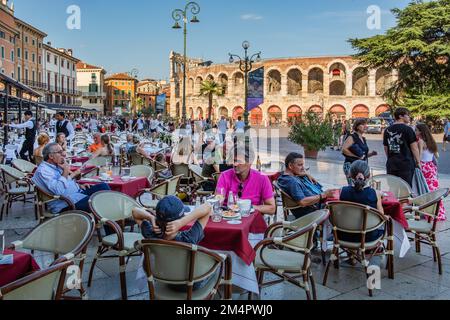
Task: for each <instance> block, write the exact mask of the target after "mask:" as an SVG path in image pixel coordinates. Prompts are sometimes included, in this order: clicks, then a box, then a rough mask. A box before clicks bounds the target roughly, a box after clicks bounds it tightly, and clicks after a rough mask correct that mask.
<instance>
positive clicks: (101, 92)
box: [76, 61, 106, 114]
mask: <svg viewBox="0 0 450 320" xmlns="http://www.w3.org/2000/svg"><path fill="white" fill-rule="evenodd" d="M76 69H77V87H78V90H80V91H81V107H83V108H86V109H95V110H97V111H98V112H99V113H101V114H103V113H104V111H105V103H106V92H105V88H104V82H105V75H106V70H105V69H103V68H102V67H97V66H94V65H90V64H88V63H85V62H82V61H80V62H78V63H77V65H76Z"/></svg>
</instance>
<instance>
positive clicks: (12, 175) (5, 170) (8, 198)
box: [0, 165, 37, 221]
mask: <svg viewBox="0 0 450 320" xmlns="http://www.w3.org/2000/svg"><path fill="white" fill-rule="evenodd" d="M0 180H1V187H2V191H3V193H4V195H5V199H4V201H3V204H2V210H1V212H0V221H1V220H2V219H3V212H4V209H5V206H6V215H8V213H9V209H10V208H11V206H12V204H13V202H15V201H18V200H19V199H23V200H24V201H26V196H28V195H31V196H32V198H33V199H32V200H33V201H34V186H33V184H32V183H31V180H30V179H28V177H27V175H26V174H25V173H23V172H22V171H19V170H17V169H15V168H13V167H10V166H7V165H0ZM35 214H36V218H37V211H36V212H35Z"/></svg>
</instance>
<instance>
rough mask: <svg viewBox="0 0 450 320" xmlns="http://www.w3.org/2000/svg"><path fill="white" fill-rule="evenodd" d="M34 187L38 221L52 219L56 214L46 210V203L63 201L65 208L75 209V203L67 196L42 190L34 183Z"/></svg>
mask: <svg viewBox="0 0 450 320" xmlns="http://www.w3.org/2000/svg"><path fill="white" fill-rule="evenodd" d="M34 189H35V192H36V198H37V212H38V218H39V223H43V222H44V221H46V220H48V219H52V218H54V217H55V216H57V215H54V214H53V213H52V212H50V211H49V210H48V204H49V203H51V202H54V201H64V202H66V203H67V209H68V210H75V204H74V203H73V202H72V201H71V200H70V199H68V198H65V197H63V196H55V195H52V194H50V193H48V192H47V191H45V190H43V189H42V188H40V187H39V186H37V185H36V184H35V185H34Z"/></svg>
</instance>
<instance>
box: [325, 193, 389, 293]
mask: <svg viewBox="0 0 450 320" xmlns="http://www.w3.org/2000/svg"><path fill="white" fill-rule="evenodd" d="M328 208H329V209H330V223H331V225H332V226H333V235H334V248H333V252H332V255H331V258H330V261H329V262H328V265H327V269H326V271H325V275H324V279H323V285H324V286H326V284H327V279H328V272H329V270H330V266H331V263H334V265H335V267H336V268H339V257H340V255H341V253H347V254H348V255H349V256H350V257H351V258H355V259H356V260H357V261H358V262H360V263H361V264H362V266H363V267H364V271H365V273H366V275H367V277H369V274H368V273H367V271H368V267H369V264H370V260H371V259H372V257H374V256H377V255H386V256H387V257H388V263H387V268H388V274H389V278H390V279H393V278H394V244H393V241H394V239H393V225H392V223H391V219H390V217H388V216H385V215H383V214H382V213H381V212H379V211H378V210H376V209H374V208H371V207H368V206H364V205H361V204H356V203H352V202H345V201H334V202H329V203H328ZM381 228H384V232H383V233H381V232H380V233H378V234H376V235H377V236H376V237H375V238H376V239H368V236H369V233H373V232H377V230H380V229H381ZM344 234H345V236H349V237H354V238H356V239H358V240H356V241H345V240H343V239H346V240H349V239H347V238H345V237H344ZM366 240H367V241H366ZM386 240H387V247H386V246H385V241H386ZM372 294H373V292H372V290H371V289H369V295H370V296H372Z"/></svg>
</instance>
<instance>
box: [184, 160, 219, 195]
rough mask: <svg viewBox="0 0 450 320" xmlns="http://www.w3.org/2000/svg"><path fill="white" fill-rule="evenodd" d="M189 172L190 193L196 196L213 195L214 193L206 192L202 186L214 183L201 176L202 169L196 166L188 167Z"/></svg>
mask: <svg viewBox="0 0 450 320" xmlns="http://www.w3.org/2000/svg"><path fill="white" fill-rule="evenodd" d="M189 170H190V172H191V177H192V179H193V186H192V192H193V193H194V194H196V195H197V196H210V195H213V194H214V193H215V191H206V190H204V188H203V185H204V184H205V183H206V182H214V180H211V179H208V178H205V177H203V176H202V168H201V167H200V166H198V165H193V164H191V165H189Z"/></svg>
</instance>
